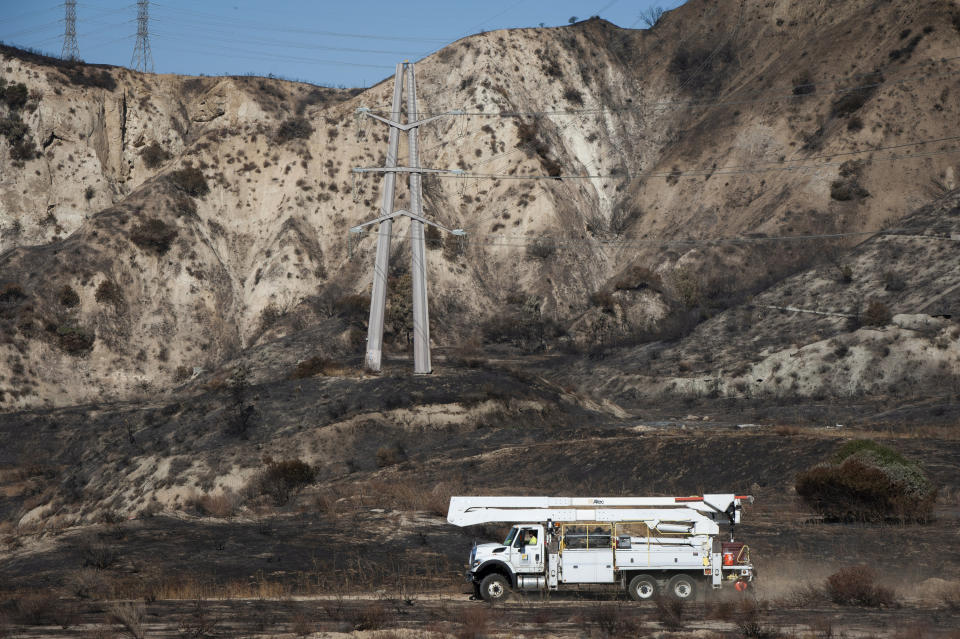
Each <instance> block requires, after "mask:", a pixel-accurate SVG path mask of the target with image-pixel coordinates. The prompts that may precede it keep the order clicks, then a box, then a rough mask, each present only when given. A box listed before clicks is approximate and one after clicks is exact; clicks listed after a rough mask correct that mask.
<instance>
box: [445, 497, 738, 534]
mask: <svg viewBox="0 0 960 639" xmlns="http://www.w3.org/2000/svg"><path fill="white" fill-rule="evenodd" d="M741 500H749V501H753V498H752V497H746V496H740V495H733V494H729V495H704V496H702V497H497V496H492V497H451V498H450V509H449V511H448V512H447V521H449V522H450V523H451V524H454V525H455V526H472V525H476V524H484V523H490V522H517V521H528V522H534V521H536V522H545V521H555V522H561V521H562V522H576V521H611V522H612V521H644V522H656V523H659V522H671V523H675V522H676V523H688V524H689V525H690V532H691V533H692V534H717V532H718V531H719V527H718V525H717V523H718V521H722V520H724V519H726V520H729V523H731V524H735V523H739V522H740V502H741Z"/></svg>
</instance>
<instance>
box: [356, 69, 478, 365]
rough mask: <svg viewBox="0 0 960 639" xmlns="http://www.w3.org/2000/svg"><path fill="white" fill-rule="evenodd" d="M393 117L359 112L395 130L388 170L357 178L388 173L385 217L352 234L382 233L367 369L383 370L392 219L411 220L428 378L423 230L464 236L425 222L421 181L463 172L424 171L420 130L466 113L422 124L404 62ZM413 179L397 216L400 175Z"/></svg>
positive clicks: (419, 333) (417, 329)
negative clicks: (403, 115)
mask: <svg viewBox="0 0 960 639" xmlns="http://www.w3.org/2000/svg"><path fill="white" fill-rule="evenodd" d="M404 71H406V76H407V123H406V124H403V123H401V122H400V110H401V100H400V98H401V93H402V90H403V79H404ZM390 111H391V113H390V118H384V117H381V116H379V115H375V114H374V113H371V112H370V110H369V109H365V108H360V109H357V115H358V116H360V118H363V117H370V118H373V119H375V120H378V121H380V122H383V123H384V124H386V125H387V126H389V127H390V135H389V137H388V138H387V159H386V166H383V167H374V168H355V169H353V171H354V172H355V173H383V174H384V175H383V204H382V206H381V208H380V216H379V217H377V218H376V219H374V220H370V221H369V222H365V223H363V224H360V225H359V226H355V227H353V228H352V229H350V232H351V233H359V232H361V231H362V230H363V229H364V228H365V227H367V226H371V225H373V224H379V225H380V228H379V231H378V233H377V257H376V262H375V264H374V269H373V290H372V291H371V292H370V322H369V325H368V327H367V354H366V360H365V364H366V367H367V369H369V370H371V371H374V372H376V371H379V370H380V365H381V360H382V358H383V320H384V311H385V310H386V305H387V272H388V271H389V268H390V238H391V235H392V232H393V220H394V218H396V217H400V216H406V217H408V218H410V254H411V279H412V284H413V361H414V372H415V373H418V374H427V373H430V372H431V371H432V367H431V364H430V318H429V316H428V312H427V262H426V250H425V246H424V234H423V225H424V224H429V225H430V226H434V227H436V228H438V229H441V230H443V231H447V232H448V233H453V234H454V235H464V231H463V230H462V229H455V230H451V229H448V228H446V227H444V226H441V225H440V224H436V223H434V222H431V221H429V220H427V219H426V218H424V217H423V194H422V183H421V182H422V178H423V175H424V174H425V173H454V174H459V173H463V171H460V170H451V171H447V170H443V169H424V168H421V166H420V151H419V147H418V128H419V127H420V126H421V125H423V124H426V123H427V122H432V121H433V120H436V119H437V118H442V117H444V116H447V115H460V114H461V113H462V112H461V111H448V112H447V113H441V114H440V115H435V116H433V117H430V118H425V119H423V120H417V84H416V76H415V75H414V71H413V64H412V63H410V62H404V63H402V64H398V65H397V72H396V75H395V76H394V81H393V104H392V107H391V110H390ZM401 131H402V132H404V133H406V134H407V147H408V149H409V151H410V160H409V163H410V166H397V153H398V149H399V146H400V132H401ZM398 173H408V174H409V176H410V210H409V211H404V210H400V211H394V210H393V200H394V195H395V193H396V185H397V174H398Z"/></svg>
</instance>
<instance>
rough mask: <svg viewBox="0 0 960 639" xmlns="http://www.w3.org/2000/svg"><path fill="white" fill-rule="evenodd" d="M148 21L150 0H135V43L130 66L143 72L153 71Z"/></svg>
mask: <svg viewBox="0 0 960 639" xmlns="http://www.w3.org/2000/svg"><path fill="white" fill-rule="evenodd" d="M149 22H150V0H137V44H136V46H134V47H133V58H132V59H131V60H130V66H131V67H133V68H134V69H136V70H137V71H143V72H145V73H153V54H152V53H151V52H150V31H149Z"/></svg>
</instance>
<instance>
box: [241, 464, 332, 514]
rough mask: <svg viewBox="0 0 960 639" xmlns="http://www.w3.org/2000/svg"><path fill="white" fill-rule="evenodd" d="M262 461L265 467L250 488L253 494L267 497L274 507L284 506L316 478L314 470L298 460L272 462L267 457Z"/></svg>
mask: <svg viewBox="0 0 960 639" xmlns="http://www.w3.org/2000/svg"><path fill="white" fill-rule="evenodd" d="M264 461H265V462H266V464H267V467H266V468H265V469H264V470H263V471H262V472H261V473H260V474H259V475H258V476H257V477H255V478H254V479H253V483H252V486H251V487H252V488H253V489H254V492H257V493H259V494H261V495H269V496H270V498H271V499H272V500H273V503H274V505H276V506H283V505H284V504H286V503H287V502H288V501H290V497H292V496H293V495H294V494H296V493H298V492H300V490H301V489H302V488H303V487H304V486H306V485H307V484H311V483H313V480H314V477H315V476H316V470H315V469H314V468H313V467H312V466H311V465H310V464H308V463H306V462H304V461H301V460H299V459H287V460H282V461H274V460H273V459H271V458H269V457H267V458H265V459H264Z"/></svg>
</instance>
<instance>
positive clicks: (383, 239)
mask: <svg viewBox="0 0 960 639" xmlns="http://www.w3.org/2000/svg"><path fill="white" fill-rule="evenodd" d="M402 89H403V64H398V65H397V73H396V75H395V76H394V80H393V105H392V113H391V116H390V119H392V120H393V121H394V122H399V121H400V105H401V102H400V100H401V97H402V96H401V91H402ZM399 146H400V130H399V129H397V127H395V126H391V127H390V137H389V141H388V145H387V163H386V167H387V168H394V167H396V166H397V153H398V149H399ZM396 185H397V174H396V173H394V172H391V171H388V172H387V173H386V175H384V177H383V205H382V206H381V209H380V215H381V217H386V216H389V215H392V214H393V196H394V193H395V191H396ZM392 232H393V220H392V219H385V220H383V221H382V222H380V229H379V231H378V234H377V259H376V262H375V264H374V269H373V289H372V290H371V291H370V321H369V323H368V325H367V357H366V367H367V369H368V370H370V371H373V372H379V371H380V364H381V360H382V359H383V316H384V311H385V309H386V306H387V271H388V270H389V268H390V236H391V234H392Z"/></svg>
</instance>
